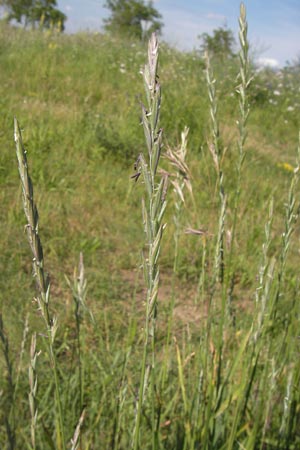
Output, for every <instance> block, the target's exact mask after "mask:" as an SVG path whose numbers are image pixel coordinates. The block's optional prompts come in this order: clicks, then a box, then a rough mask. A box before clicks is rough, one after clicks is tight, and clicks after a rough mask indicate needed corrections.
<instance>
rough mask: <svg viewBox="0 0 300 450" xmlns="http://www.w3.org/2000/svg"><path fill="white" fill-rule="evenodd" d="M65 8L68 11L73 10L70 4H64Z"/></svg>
mask: <svg viewBox="0 0 300 450" xmlns="http://www.w3.org/2000/svg"><path fill="white" fill-rule="evenodd" d="M65 10H66V11H68V12H70V11H73V8H72V6H71V5H66V6H65Z"/></svg>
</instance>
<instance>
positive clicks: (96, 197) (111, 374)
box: [0, 6, 300, 450]
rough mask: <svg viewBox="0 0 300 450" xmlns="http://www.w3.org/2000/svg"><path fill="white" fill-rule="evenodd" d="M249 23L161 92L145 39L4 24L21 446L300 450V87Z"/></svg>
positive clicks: (6, 249) (4, 306)
mask: <svg viewBox="0 0 300 450" xmlns="http://www.w3.org/2000/svg"><path fill="white" fill-rule="evenodd" d="M239 28H240V57H239V59H236V60H234V61H232V63H231V64H229V67H228V71H227V72H226V70H225V69H224V65H223V66H222V67H220V65H219V64H218V61H217V60H215V59H213V58H212V59H211V60H210V62H209V61H208V60H207V61H203V60H202V58H201V57H200V56H199V54H198V53H197V52H193V53H189V54H183V53H180V52H178V51H176V50H174V49H171V48H169V47H168V46H167V45H165V44H161V45H160V48H159V54H160V60H159V65H157V57H158V47H157V42H156V40H155V38H154V37H153V38H152V40H151V41H150V44H149V54H148V61H147V63H146V66H145V69H144V70H143V78H144V85H145V94H144V95H143V93H142V92H143V86H142V81H143V80H142V79H141V76H140V75H139V71H140V67H141V66H142V65H143V64H144V63H145V59H146V56H145V54H146V49H145V46H144V45H143V44H142V43H139V42H135V41H126V42H124V41H123V40H122V39H119V38H118V37H114V38H111V37H108V36H105V35H100V34H97V35H92V34H78V35H74V36H63V35H57V34H47V33H40V32H38V31H35V32H27V31H24V30H19V29H14V28H10V27H6V26H4V25H1V28H0V42H1V53H0V64H1V68H2V69H3V70H2V72H3V82H2V84H1V87H0V89H1V96H0V97H1V104H0V108H1V134H0V141H1V144H2V145H1V147H2V148H3V152H2V153H1V164H0V179H1V183H2V185H3V189H2V195H1V200H2V208H1V222H0V227H1V234H0V236H1V239H0V243H1V244H0V250H1V253H2V255H3V258H2V262H1V275H0V283H1V286H0V292H1V297H0V310H1V321H0V346H1V352H2V353H1V357H0V364H1V373H2V376H1V377H0V392H1V395H0V403H1V408H0V411H1V412H0V444H1V445H0V446H1V448H2V447H3V448H8V449H19V448H20V449H21V448H22V449H23V448H29V449H39V448H49V449H64V448H70V449H76V448H77V449H93V448H108V449H127V448H135V449H138V448H145V449H147V448H151V449H153V450H154V449H172V450H173V449H224V450H225V449H226V450H227V449H240V448H243V449H245V448H246V449H249V450H250V449H275V448H276V449H282V450H283V449H297V448H298V447H299V444H300V435H299V431H298V428H297V424H298V422H299V411H300V399H299V390H298V386H299V377H300V367H299V358H298V355H299V342H298V338H297V336H298V321H299V313H300V311H299V301H298V290H299V289H298V286H299V277H298V273H297V263H298V250H299V249H298V244H299V242H298V241H299V239H298V238H299V233H298V230H297V226H296V225H297V219H298V203H299V199H298V177H299V172H298V168H299V155H298V156H297V136H298V129H299V123H298V120H299V118H298V117H297V113H296V107H297V105H296V103H297V101H298V100H297V95H296V94H297V87H298V84H299V82H298V81H297V70H296V67H287V68H285V69H284V70H283V71H281V72H280V74H276V73H265V72H260V73H256V74H255V73H254V68H253V67H252V66H251V64H250V62H249V60H248V43H247V22H246V16H245V10H244V7H243V6H241V12H240V19H239ZM224 70H225V73H224ZM237 74H239V79H238V81H236V75H237ZM252 74H254V75H255V76H254V79H253V80H252V82H251V84H250V83H249V80H250V78H251V76H252ZM221 75H222V76H221ZM266 77H267V80H268V81H270V82H271V84H272V87H271V89H270V87H268V86H267V85H266ZM297 83H298V84H297ZM160 85H161V86H162V91H161V88H160ZM236 91H237V92H236ZM277 91H278V92H279V93H280V94H279V95H278V93H277ZM161 92H162V94H161ZM274 92H276V93H275V94H274ZM274 99H275V100H274ZM292 99H294V102H295V104H294V103H293V105H292V104H291V102H292ZM270 100H272V101H271V102H270ZM274 101H276V102H277V104H274ZM141 104H142V108H141ZM291 108H295V110H293V109H291ZM249 110H250V114H249ZM14 116H17V117H18V120H19V122H20V124H21V126H22V127H24V129H20V127H19V126H18V123H17V122H15V137H16V143H17V155H18V160H19V171H20V177H21V186H22V187H21V189H18V187H17V186H18V179H17V170H16V162H15V149H14V143H13V139H12V129H13V117H14ZM140 116H141V117H142V119H141V123H142V125H140V126H139V121H140ZM262 117H263V118H264V121H263V125H264V126H263V127H262ZM236 122H237V123H238V127H236ZM274 124H276V126H274ZM186 126H188V127H189V133H188V132H187V129H186V128H185V127H186ZM161 128H163V134H162V131H161ZM180 137H181V139H180ZM187 137H188V140H187ZM162 144H164V145H162ZM298 153H299V149H298ZM139 155H140V156H139ZM138 156H139V158H138V160H137V162H136V164H134V163H135V161H136V158H137V157H138ZM27 163H28V164H27ZM28 165H29V167H28ZM134 165H135V166H136V167H135V169H136V170H134ZM294 168H295V169H294ZM130 178H131V179H130ZM167 179H168V185H169V186H168V189H167V187H166V180H167ZM30 180H32V182H31V181H30ZM32 184H33V185H34V189H33V187H32ZM33 191H34V197H33ZM191 193H192V195H191ZM142 197H144V200H143V201H142V205H143V207H142V211H141V199H142ZM22 198H23V205H24V209H25V215H26V218H25V219H24V214H23V213H22V211H21V203H22ZM166 202H167V204H166ZM36 205H37V206H36ZM37 208H38V211H39V217H38V215H37ZM143 222H144V227H143ZM25 223H27V225H26V227H25V231H26V232H27V237H28V239H29V242H30V247H31V252H32V256H33V275H34V277H32V276H31V271H32V269H31V267H30V256H28V244H27V243H26V239H24V236H23V234H24V233H22V231H23V230H24V224H25ZM165 223H166V224H167V226H166V229H164V224H165ZM264 224H265V225H264ZM163 229H164V233H162V231H163ZM185 231H187V232H185ZM41 242H42V244H43V246H42V244H41ZM143 242H144V244H143ZM141 250H142V256H139V255H140V254H141ZM78 258H79V266H78V269H76V270H74V267H77V265H78ZM46 270H47V273H49V279H50V284H49V282H48V276H47V273H46ZM36 285H37V286H36ZM158 286H159V287H158ZM50 290H51V299H50V296H49V295H50ZM33 297H35V299H36V300H35V301H34V302H32V299H33ZM26 318H27V319H26Z"/></svg>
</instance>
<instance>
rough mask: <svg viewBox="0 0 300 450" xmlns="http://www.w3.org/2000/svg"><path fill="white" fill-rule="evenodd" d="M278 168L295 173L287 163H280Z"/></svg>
mask: <svg viewBox="0 0 300 450" xmlns="http://www.w3.org/2000/svg"><path fill="white" fill-rule="evenodd" d="M277 167H281V168H282V169H284V170H286V171H287V172H294V167H293V166H292V165H291V164H289V163H287V162H284V163H278V164H277Z"/></svg>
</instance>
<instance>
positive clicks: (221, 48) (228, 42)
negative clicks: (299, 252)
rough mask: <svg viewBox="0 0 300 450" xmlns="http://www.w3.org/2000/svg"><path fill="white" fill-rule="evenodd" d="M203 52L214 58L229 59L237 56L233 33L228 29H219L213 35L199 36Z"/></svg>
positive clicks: (204, 34)
mask: <svg viewBox="0 0 300 450" xmlns="http://www.w3.org/2000/svg"><path fill="white" fill-rule="evenodd" d="M199 39H200V40H201V50H202V52H203V53H204V52H208V53H209V54H210V55H211V56H212V57H218V58H220V59H228V58H232V57H233V56H235V52H234V50H235V45H236V41H235V38H234V35H233V32H232V31H231V30H230V29H228V28H226V27H225V28H222V27H220V28H218V29H216V30H214V31H213V33H212V35H210V34H208V33H203V34H201V35H200V36H199Z"/></svg>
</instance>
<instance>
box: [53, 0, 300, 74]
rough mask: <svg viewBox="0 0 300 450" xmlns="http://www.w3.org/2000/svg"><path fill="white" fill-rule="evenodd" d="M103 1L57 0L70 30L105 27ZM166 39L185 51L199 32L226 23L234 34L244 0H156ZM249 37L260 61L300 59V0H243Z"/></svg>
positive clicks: (195, 45)
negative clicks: (241, 3)
mask: <svg viewBox="0 0 300 450" xmlns="http://www.w3.org/2000/svg"><path fill="white" fill-rule="evenodd" d="M104 3H105V1H104V0H57V5H58V8H59V9H60V10H61V11H63V12H64V13H65V14H66V15H67V17H68V20H67V22H66V32H67V33H74V32H76V31H79V30H90V31H101V30H103V19H104V18H106V17H108V16H109V14H110V12H109V10H107V9H106V8H104V6H103V5H104ZM153 3H154V6H155V8H156V9H157V10H158V11H159V12H160V13H161V14H162V20H163V22H164V27H163V39H164V40H165V41H167V42H168V43H170V44H171V45H174V46H176V47H178V48H179V49H181V50H192V49H194V48H199V46H200V41H199V39H198V36H199V35H200V34H202V33H212V31H213V30H215V29H217V28H219V27H224V26H227V27H228V28H230V29H231V30H232V31H233V32H234V34H235V36H236V38H237V32H238V15H239V7H240V0H155V1H154V2H153ZM244 3H245V6H246V10H247V21H248V29H249V34H248V36H249V41H250V43H251V45H252V50H253V52H254V56H255V58H256V60H257V62H260V63H261V64H268V65H270V66H272V67H276V66H277V67H278V66H284V65H285V64H286V62H287V61H289V62H293V61H295V60H297V59H298V58H300V0H245V1H244Z"/></svg>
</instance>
